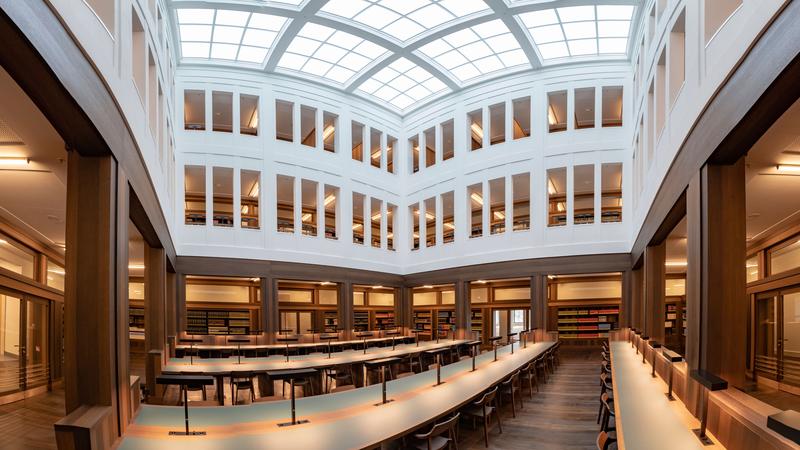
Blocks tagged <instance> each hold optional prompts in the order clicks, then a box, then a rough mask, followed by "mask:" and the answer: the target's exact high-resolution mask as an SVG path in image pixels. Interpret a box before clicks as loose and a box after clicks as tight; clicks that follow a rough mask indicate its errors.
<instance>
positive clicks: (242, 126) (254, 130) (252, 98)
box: [239, 94, 258, 136]
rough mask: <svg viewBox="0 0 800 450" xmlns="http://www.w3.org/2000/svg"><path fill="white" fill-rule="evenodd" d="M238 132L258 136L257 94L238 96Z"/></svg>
mask: <svg viewBox="0 0 800 450" xmlns="http://www.w3.org/2000/svg"><path fill="white" fill-rule="evenodd" d="M239 132H240V133H241V134H248V135H250V136H258V96H256V95H247V94H241V95H240V96H239Z"/></svg>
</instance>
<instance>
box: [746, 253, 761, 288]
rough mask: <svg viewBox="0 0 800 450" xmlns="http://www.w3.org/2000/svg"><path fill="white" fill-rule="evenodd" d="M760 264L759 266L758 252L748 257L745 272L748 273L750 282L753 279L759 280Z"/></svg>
mask: <svg viewBox="0 0 800 450" xmlns="http://www.w3.org/2000/svg"><path fill="white" fill-rule="evenodd" d="M758 266H759V264H758V254H756V255H753V256H751V257H749V258H747V261H745V273H746V280H747V282H748V283H751V282H753V281H758V279H759V273H758V272H759V267H758Z"/></svg>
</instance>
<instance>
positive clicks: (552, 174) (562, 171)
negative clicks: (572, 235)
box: [547, 167, 567, 227]
mask: <svg viewBox="0 0 800 450" xmlns="http://www.w3.org/2000/svg"><path fill="white" fill-rule="evenodd" d="M566 224H567V168H566V167H558V168H555V169H547V226H548V227H556V226H561V225H566Z"/></svg>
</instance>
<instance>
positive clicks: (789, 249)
mask: <svg viewBox="0 0 800 450" xmlns="http://www.w3.org/2000/svg"><path fill="white" fill-rule="evenodd" d="M787 244H788V245H787ZM767 257H768V259H769V265H768V266H767V267H769V274H770V275H775V274H776V273H781V272H786V271H789V270H791V269H794V268H796V267H800V241H798V240H796V239H792V240H789V241H787V242H786V243H784V244H781V245H779V246H777V247H775V248H772V249H769V250H768V251H767Z"/></svg>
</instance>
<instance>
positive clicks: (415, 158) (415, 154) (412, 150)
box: [408, 134, 419, 173]
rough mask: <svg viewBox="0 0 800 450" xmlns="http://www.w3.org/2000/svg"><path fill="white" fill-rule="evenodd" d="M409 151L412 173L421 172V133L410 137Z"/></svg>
mask: <svg viewBox="0 0 800 450" xmlns="http://www.w3.org/2000/svg"><path fill="white" fill-rule="evenodd" d="M408 151H409V154H410V155H411V173H417V172H419V135H418V134H415V135H414V136H412V137H411V138H409V139H408Z"/></svg>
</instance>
